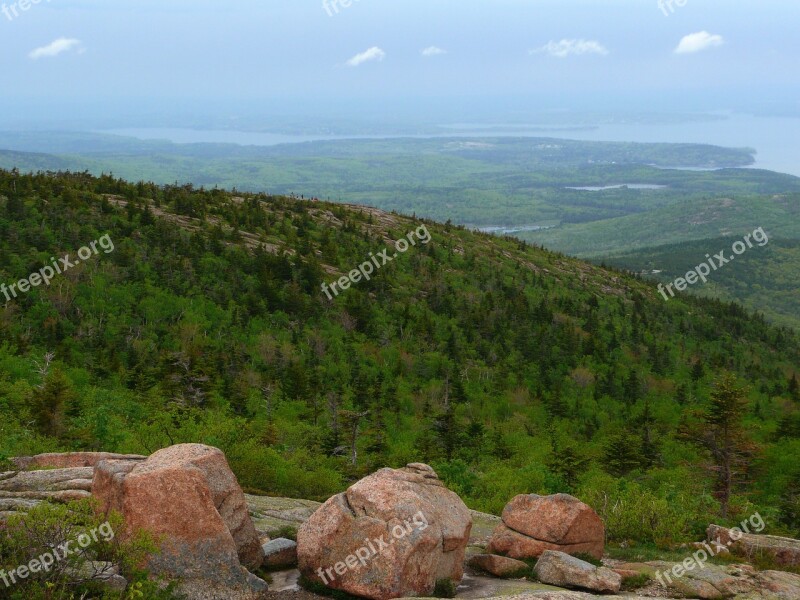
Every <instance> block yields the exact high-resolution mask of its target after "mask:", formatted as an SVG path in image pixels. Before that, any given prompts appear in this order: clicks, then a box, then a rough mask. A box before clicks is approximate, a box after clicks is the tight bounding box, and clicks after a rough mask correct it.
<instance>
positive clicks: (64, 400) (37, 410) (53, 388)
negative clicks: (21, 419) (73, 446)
mask: <svg viewBox="0 0 800 600" xmlns="http://www.w3.org/2000/svg"><path fill="white" fill-rule="evenodd" d="M73 398H74V396H73V392H72V383H71V382H70V380H69V378H68V377H67V376H66V374H65V373H64V372H63V371H62V370H61V369H59V368H58V367H56V368H54V369H52V370H51V371H50V372H49V373H48V375H47V378H46V379H45V382H44V385H42V386H41V387H40V388H38V389H37V391H36V392H35V393H34V396H33V411H32V412H33V417H34V419H36V425H37V427H38V429H39V432H40V433H42V434H43V435H49V436H52V437H56V438H58V437H61V436H62V435H63V434H64V429H65V422H64V420H65V416H66V413H67V411H68V410H69V409H70V405H71V403H72V401H73Z"/></svg>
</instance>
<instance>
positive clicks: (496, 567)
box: [467, 554, 528, 577]
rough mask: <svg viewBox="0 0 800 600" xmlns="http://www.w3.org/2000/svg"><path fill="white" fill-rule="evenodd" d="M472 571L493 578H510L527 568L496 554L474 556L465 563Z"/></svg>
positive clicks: (525, 565) (518, 561)
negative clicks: (489, 575)
mask: <svg viewBox="0 0 800 600" xmlns="http://www.w3.org/2000/svg"><path fill="white" fill-rule="evenodd" d="M467 564H468V565H469V566H470V567H472V568H473V569H480V570H481V571H486V572H487V573H489V574H491V575H494V576H495V577H510V576H512V575H516V574H518V573H519V572H520V571H523V570H525V569H527V568H528V564H527V563H524V562H522V561H521V560H516V559H514V558H508V557H507V556H498V555H497V554H476V555H475V556H473V557H472V558H470V559H469V561H467Z"/></svg>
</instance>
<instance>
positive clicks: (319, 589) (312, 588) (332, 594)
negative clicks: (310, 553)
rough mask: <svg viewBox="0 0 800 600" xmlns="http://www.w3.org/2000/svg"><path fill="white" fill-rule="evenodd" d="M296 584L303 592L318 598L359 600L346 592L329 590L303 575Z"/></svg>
mask: <svg viewBox="0 0 800 600" xmlns="http://www.w3.org/2000/svg"><path fill="white" fill-rule="evenodd" d="M298 583H299V584H300V587H301V588H303V589H304V590H307V591H309V592H311V593H312V594H317V595H318V596H327V597H328V598H333V599H334V600H359V597H358V596H353V595H352V594H348V593H347V592H343V591H341V590H335V589H333V588H329V587H327V586H325V585H322V584H321V583H320V582H319V581H317V580H315V579H309V578H308V577H306V576H305V575H301V576H300V580H299V581H298Z"/></svg>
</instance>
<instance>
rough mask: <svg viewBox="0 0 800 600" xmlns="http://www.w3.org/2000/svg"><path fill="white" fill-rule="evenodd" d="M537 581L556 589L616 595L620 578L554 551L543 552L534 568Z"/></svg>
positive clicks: (604, 569)
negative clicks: (578, 589)
mask: <svg viewBox="0 0 800 600" xmlns="http://www.w3.org/2000/svg"><path fill="white" fill-rule="evenodd" d="M534 573H535V574H536V577H537V579H539V581H541V582H542V583H549V584H550V585H556V586H558V587H566V588H581V589H585V590H589V591H593V592H600V593H604V594H616V593H617V592H619V590H620V586H621V585H622V577H620V576H619V575H618V574H617V573H614V571H612V570H611V569H607V568H605V567H595V566H594V565H592V564H590V563H588V562H586V561H583V560H580V559H578V558H575V557H574V556H570V555H569V554H565V553H564V552H556V551H554V550H545V551H544V552H543V553H542V555H541V556H540V557H539V560H538V561H537V563H536V567H535V568H534Z"/></svg>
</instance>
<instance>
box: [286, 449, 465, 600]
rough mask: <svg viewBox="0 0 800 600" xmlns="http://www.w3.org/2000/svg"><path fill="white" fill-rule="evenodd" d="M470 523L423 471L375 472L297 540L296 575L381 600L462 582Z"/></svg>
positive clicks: (457, 502) (332, 502)
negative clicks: (442, 582)
mask: <svg viewBox="0 0 800 600" xmlns="http://www.w3.org/2000/svg"><path fill="white" fill-rule="evenodd" d="M471 528H472V518H471V516H470V512H469V510H468V509H467V507H466V506H465V505H464V503H463V502H462V501H461V498H459V497H458V496H457V495H456V494H455V493H453V492H451V491H450V490H448V489H447V488H445V487H444V485H443V484H442V482H441V481H439V478H438V476H437V475H436V473H435V472H434V470H433V469H431V468H430V467H429V466H428V465H423V464H420V463H414V464H410V465H408V466H407V467H405V468H402V469H396V470H395V469H381V470H380V471H378V472H376V473H374V474H372V475H370V476H368V477H366V478H364V479H362V480H361V481H359V482H357V483H355V484H354V485H352V486H351V487H350V488H349V489H347V491H345V492H344V493H342V494H338V495H336V496H334V497H332V498H330V499H329V500H328V501H327V502H326V503H325V504H323V505H322V506H321V507H320V508H319V509H318V510H317V511H316V512H315V513H314V514H313V515H312V516H311V518H310V519H309V520H308V521H307V522H306V523H304V524H303V525H302V526H301V527H300V529H299V531H298V533H297V553H298V562H299V567H300V571H301V572H302V573H303V575H304V576H305V577H306V578H308V579H311V580H313V581H316V582H318V583H321V584H323V585H326V586H327V587H329V588H333V589H338V590H343V591H345V592H348V593H349V594H353V595H356V596H362V597H364V598H372V599H374V600H383V599H387V598H400V597H403V596H430V595H431V594H432V592H433V590H434V588H435V586H436V582H437V581H438V580H441V579H450V580H451V581H453V582H454V583H456V584H457V583H458V582H459V581H461V577H462V575H463V563H464V554H465V550H466V546H467V542H468V541H469V535H470V529H471Z"/></svg>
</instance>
